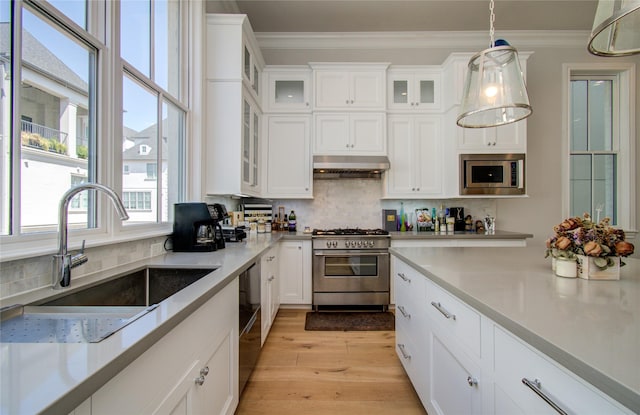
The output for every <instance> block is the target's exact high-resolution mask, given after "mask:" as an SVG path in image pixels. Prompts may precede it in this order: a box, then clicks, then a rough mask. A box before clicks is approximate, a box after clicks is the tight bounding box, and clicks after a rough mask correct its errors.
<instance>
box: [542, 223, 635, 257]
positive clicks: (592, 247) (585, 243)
mask: <svg viewBox="0 0 640 415" xmlns="http://www.w3.org/2000/svg"><path fill="white" fill-rule="evenodd" d="M609 222H610V219H609V218H604V219H603V220H601V221H600V223H595V222H594V221H593V220H592V219H591V216H590V215H589V214H588V213H585V214H584V216H583V217H582V218H580V217H577V216H576V217H573V218H568V219H565V220H564V221H563V222H562V223H560V224H559V225H556V226H554V227H553V230H554V232H555V235H554V236H553V237H552V238H549V239H548V240H547V253H546V255H545V258H546V257H548V256H552V257H554V258H565V259H575V258H577V255H585V256H588V257H592V258H593V263H594V264H595V265H596V266H597V267H598V268H600V269H606V268H607V267H609V266H612V265H614V264H615V262H614V260H613V258H612V257H626V256H629V255H631V254H633V251H634V246H633V244H631V243H629V242H627V241H625V235H624V231H623V230H622V229H617V228H614V227H612V226H610V225H609ZM620 265H624V264H623V263H621V264H620Z"/></svg>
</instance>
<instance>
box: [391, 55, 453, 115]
mask: <svg viewBox="0 0 640 415" xmlns="http://www.w3.org/2000/svg"><path fill="white" fill-rule="evenodd" d="M387 86H388V88H387V108H388V109H389V111H392V112H406V111H410V112H417V111H420V112H436V111H439V110H441V99H440V90H441V73H440V67H430V66H392V67H390V68H389V71H388V72H387Z"/></svg>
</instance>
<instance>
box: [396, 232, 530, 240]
mask: <svg viewBox="0 0 640 415" xmlns="http://www.w3.org/2000/svg"><path fill="white" fill-rule="evenodd" d="M389 235H390V236H391V239H392V240H394V239H431V240H443V239H475V240H492V239H527V238H533V235H531V234H530V233H520V232H510V231H501V230H496V231H495V232H494V233H492V234H486V233H484V232H481V233H477V232H449V233H446V232H431V231H430V232H417V231H415V230H414V231H410V232H395V231H394V232H390V233H389Z"/></svg>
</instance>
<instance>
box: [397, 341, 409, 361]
mask: <svg viewBox="0 0 640 415" xmlns="http://www.w3.org/2000/svg"><path fill="white" fill-rule="evenodd" d="M398 349H400V353H402V357H404V358H405V359H406V360H411V355H410V354H408V353H407V352H406V351H405V350H404V344H400V343H398Z"/></svg>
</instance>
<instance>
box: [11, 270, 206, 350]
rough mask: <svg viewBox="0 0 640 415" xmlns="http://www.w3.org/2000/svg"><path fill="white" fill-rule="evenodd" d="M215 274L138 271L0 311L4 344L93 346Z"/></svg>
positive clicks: (204, 272)
mask: <svg viewBox="0 0 640 415" xmlns="http://www.w3.org/2000/svg"><path fill="white" fill-rule="evenodd" d="M214 270H215V268H153V267H147V268H142V269H139V270H136V271H133V272H131V273H128V274H125V275H123V276H120V277H117V278H114V279H111V280H108V281H106V282H101V283H99V284H97V285H93V286H90V287H86V288H82V289H79V290H78V291H75V292H72V293H69V294H65V295H63V296H60V297H57V298H55V299H52V300H45V301H42V302H39V303H34V304H31V305H26V306H23V305H14V306H10V307H6V308H3V309H2V325H1V328H0V341H1V342H4V343H96V342H100V341H102V340H103V339H105V338H107V337H109V336H110V335H111V334H113V333H115V332H117V331H118V330H120V329H122V328H123V327H125V326H127V325H128V324H130V323H132V322H133V321H135V320H137V319H138V318H140V317H142V316H143V315H145V314H146V313H148V312H150V311H152V310H153V309H154V308H156V307H157V304H158V303H159V302H160V301H162V300H164V299H166V298H168V297H170V296H172V295H173V294H175V293H177V292H178V291H180V290H182V289H183V288H185V287H187V286H189V285H191V284H193V283H194V282H196V281H197V280H199V279H200V278H202V277H204V276H206V275H207V274H209V273H210V272H212V271H214Z"/></svg>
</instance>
